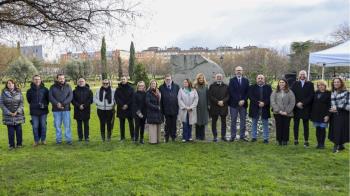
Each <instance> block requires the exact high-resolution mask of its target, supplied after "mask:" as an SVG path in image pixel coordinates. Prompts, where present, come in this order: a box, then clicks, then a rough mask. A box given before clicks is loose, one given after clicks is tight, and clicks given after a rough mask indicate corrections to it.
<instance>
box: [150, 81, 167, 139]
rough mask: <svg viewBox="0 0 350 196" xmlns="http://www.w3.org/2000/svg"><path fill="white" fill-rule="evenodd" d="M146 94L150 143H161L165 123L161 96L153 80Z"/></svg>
mask: <svg viewBox="0 0 350 196" xmlns="http://www.w3.org/2000/svg"><path fill="white" fill-rule="evenodd" d="M149 86H150V87H149V89H148V91H147V93H146V108H147V109H146V123H147V124H148V129H149V143H150V144H158V143H159V142H160V125H161V124H162V122H163V117H162V113H161V107H160V100H161V94H160V92H159V90H158V88H157V81H155V80H151V82H150V85H149Z"/></svg>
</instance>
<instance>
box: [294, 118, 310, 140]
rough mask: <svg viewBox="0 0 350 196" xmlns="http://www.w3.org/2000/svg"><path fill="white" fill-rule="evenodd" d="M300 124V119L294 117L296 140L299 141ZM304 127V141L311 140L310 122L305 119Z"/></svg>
mask: <svg viewBox="0 0 350 196" xmlns="http://www.w3.org/2000/svg"><path fill="white" fill-rule="evenodd" d="M299 122H300V118H296V117H294V140H298V139H299ZM303 127H304V141H308V140H309V120H308V119H303Z"/></svg>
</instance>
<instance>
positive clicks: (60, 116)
mask: <svg viewBox="0 0 350 196" xmlns="http://www.w3.org/2000/svg"><path fill="white" fill-rule="evenodd" d="M53 118H54V125H55V129H56V143H61V142H62V129H61V126H62V122H63V125H64V132H65V133H64V136H65V138H66V141H67V142H72V131H71V125H70V124H71V123H70V111H62V112H53Z"/></svg>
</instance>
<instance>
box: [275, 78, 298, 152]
mask: <svg viewBox="0 0 350 196" xmlns="http://www.w3.org/2000/svg"><path fill="white" fill-rule="evenodd" d="M270 103H271V107H272V111H273V114H274V117H275V122H276V139H277V141H278V144H279V145H280V146H282V145H287V143H288V140H289V125H290V119H291V117H292V116H293V108H294V106H295V96H294V93H293V92H292V91H291V90H290V89H289V87H288V83H287V81H286V80H285V79H280V80H279V81H278V85H277V89H276V91H274V92H273V93H272V95H271V97H270Z"/></svg>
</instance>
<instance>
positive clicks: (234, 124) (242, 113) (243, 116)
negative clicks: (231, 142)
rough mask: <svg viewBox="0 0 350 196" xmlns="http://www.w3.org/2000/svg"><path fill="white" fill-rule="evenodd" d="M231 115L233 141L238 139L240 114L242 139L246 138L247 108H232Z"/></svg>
mask: <svg viewBox="0 0 350 196" xmlns="http://www.w3.org/2000/svg"><path fill="white" fill-rule="evenodd" d="M230 114H231V139H234V138H236V134H237V117H238V114H239V120H240V123H239V128H240V132H239V135H240V139H243V138H245V130H246V126H245V123H246V122H245V121H246V116H247V109H246V108H245V107H230Z"/></svg>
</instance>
